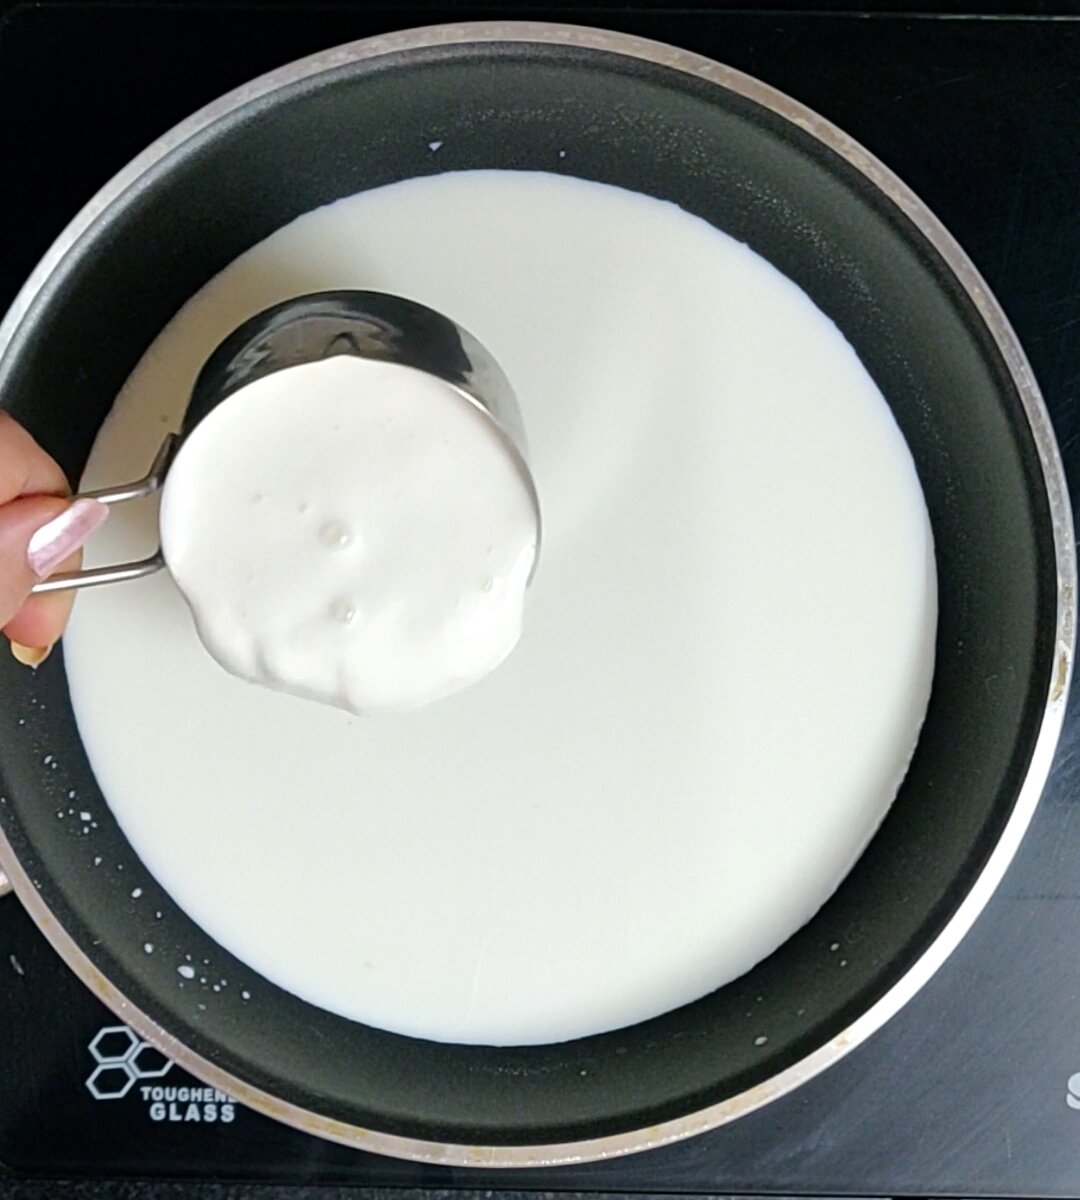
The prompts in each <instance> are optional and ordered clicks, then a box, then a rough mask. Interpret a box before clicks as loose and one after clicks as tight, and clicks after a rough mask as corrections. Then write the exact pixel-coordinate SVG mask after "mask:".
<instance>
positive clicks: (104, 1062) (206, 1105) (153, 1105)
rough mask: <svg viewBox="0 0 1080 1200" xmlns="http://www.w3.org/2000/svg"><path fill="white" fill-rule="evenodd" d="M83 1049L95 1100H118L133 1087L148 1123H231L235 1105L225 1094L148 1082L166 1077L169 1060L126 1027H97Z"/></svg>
mask: <svg viewBox="0 0 1080 1200" xmlns="http://www.w3.org/2000/svg"><path fill="white" fill-rule="evenodd" d="M89 1050H90V1057H91V1058H92V1059H93V1060H94V1064H95V1065H94V1069H93V1070H92V1071H91V1072H90V1075H89V1077H88V1078H87V1080H86V1090H87V1091H88V1092H89V1093H90V1095H91V1096H93V1097H94V1099H95V1100H121V1099H123V1097H124V1096H126V1095H128V1093H129V1092H131V1091H132V1089H134V1092H135V1095H136V1096H138V1098H139V1099H141V1100H142V1101H143V1103H144V1104H146V1106H147V1112H148V1114H149V1116H150V1119H151V1120H152V1121H170V1122H178V1121H180V1122H186V1121H199V1122H205V1123H207V1124H212V1123H214V1122H217V1121H220V1122H221V1123H222V1124H226V1125H227V1124H229V1123H230V1122H232V1121H233V1120H235V1119H236V1103H235V1101H234V1100H233V1098H232V1097H231V1096H229V1095H228V1094H227V1093H226V1092H220V1091H218V1089H217V1088H213V1087H201V1086H199V1085H198V1084H196V1085H194V1086H184V1085H181V1086H169V1085H165V1084H160V1083H155V1082H153V1081H154V1080H158V1079H164V1078H165V1076H166V1075H168V1073H169V1072H170V1071H171V1070H172V1068H173V1061H172V1059H170V1058H166V1057H165V1055H164V1054H162V1053H161V1051H160V1050H158V1049H156V1048H155V1047H154V1046H151V1045H150V1044H149V1043H148V1042H144V1041H142V1040H141V1039H140V1038H139V1035H138V1034H137V1033H135V1031H134V1030H132V1029H129V1028H128V1027H127V1026H126V1025H107V1026H106V1027H105V1028H104V1029H99V1030H98V1032H97V1034H96V1035H95V1036H94V1039H93V1041H91V1043H90V1046H89ZM147 1081H150V1082H147Z"/></svg>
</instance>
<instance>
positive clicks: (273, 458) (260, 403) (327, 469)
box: [161, 355, 537, 713]
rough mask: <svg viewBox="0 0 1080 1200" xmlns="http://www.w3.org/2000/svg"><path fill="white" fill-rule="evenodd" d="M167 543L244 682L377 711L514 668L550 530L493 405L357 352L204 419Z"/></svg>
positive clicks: (265, 381) (172, 475) (244, 395)
mask: <svg viewBox="0 0 1080 1200" xmlns="http://www.w3.org/2000/svg"><path fill="white" fill-rule="evenodd" d="M161 536H162V547H163V548H164V551H165V559H166V562H167V563H168V565H169V569H170V571H171V572H172V574H173V578H174V579H175V581H176V583H177V584H178V586H179V587H180V589H181V591H182V592H183V593H184V596H185V598H186V599H187V601H188V603H189V604H190V605H191V608H192V612H193V615H194V617H195V622H196V627H197V628H198V630H199V634H200V636H201V638H202V640H203V643H204V644H205V645H206V647H207V649H208V650H209V651H210V652H211V653H212V654H213V655H214V657H215V658H216V659H217V660H218V662H219V663H221V665H222V666H223V667H225V668H226V670H229V671H231V672H232V673H233V674H234V675H239V676H240V677H241V678H243V679H248V680H251V681H253V682H256V683H263V684H267V685H269V686H271V687H277V688H281V689H282V690H284V691H288V692H294V693H296V694H297V695H301V696H306V697H308V698H309V699H314V700H323V701H326V702H327V703H330V704H336V705H338V706H339V707H341V708H346V709H349V710H351V711H353V712H358V713H362V712H380V711H391V710H395V709H411V708H416V707H418V706H420V705H423V704H427V703H430V702H431V701H433V700H438V699H440V698H441V697H443V696H447V695H450V694H451V693H453V692H456V691H460V690H461V689H462V688H464V687H468V686H469V685H470V684H473V683H475V682H476V681H477V680H478V679H482V678H483V677H484V676H485V675H486V674H488V672H489V671H492V670H494V669H495V667H497V666H498V665H499V663H501V662H502V661H503V659H505V658H506V656H507V655H508V654H509V653H510V651H511V650H512V649H513V648H514V646H515V645H516V643H517V640H518V637H519V636H520V633H521V613H522V607H523V604H524V600H525V588H526V585H527V584H528V580H529V573H530V571H531V569H532V565H533V561H534V559H535V557H536V539H537V528H536V514H535V511H534V507H533V503H532V496H531V493H530V491H529V488H528V485H527V483H526V482H525V480H524V479H523V478H522V477H521V474H520V472H519V470H518V468H517V466H516V463H515V460H514V459H513V458H512V456H511V455H510V453H509V452H508V451H507V450H506V448H505V445H504V443H503V441H502V440H501V437H500V434H499V431H498V430H497V429H496V428H495V426H494V425H493V423H492V422H491V420H490V419H489V418H488V417H486V416H485V415H484V414H483V413H482V412H481V411H480V410H479V409H478V408H476V407H475V405H473V404H471V403H470V402H469V401H468V400H466V399H465V398H464V397H463V396H461V395H460V394H459V393H458V392H456V391H455V390H454V389H453V388H452V387H451V386H450V385H449V384H446V383H442V382H441V381H439V380H437V379H434V378H432V377H431V376H428V375H425V374H424V373H422V372H420V371H414V370H411V369H410V368H408V367H403V366H398V365H395V364H393V363H383V362H371V361H365V360H363V359H359V358H355V357H351V356H345V355H339V356H337V357H334V358H328V359H324V360H323V361H321V362H314V363H309V364H307V365H304V366H295V367H291V368H289V369H288V370H284V371H278V372H275V373H274V374H272V375H268V376H265V377H264V378H262V379H259V380H257V381H255V382H254V383H250V384H248V385H247V386H246V387H244V388H242V389H240V390H239V391H237V392H235V393H233V394H232V395H231V396H229V398H228V399H227V400H226V401H225V403H224V404H221V405H219V406H218V407H217V408H215V409H214V410H213V411H212V412H210V413H209V415H208V416H206V417H204V418H203V420H202V421H200V422H199V424H198V425H196V427H195V429H194V430H193V431H192V433H191V434H190V435H189V436H188V438H187V439H186V440H185V442H184V444H183V446H182V447H181V450H180V453H179V455H178V456H177V458H176V460H175V462H174V463H173V465H172V467H171V468H170V469H169V475H168V481H167V484H166V487H165V494H164V497H163V500H162V507H161Z"/></svg>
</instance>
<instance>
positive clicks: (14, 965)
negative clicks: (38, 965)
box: [8, 954, 26, 976]
mask: <svg viewBox="0 0 1080 1200" xmlns="http://www.w3.org/2000/svg"><path fill="white" fill-rule="evenodd" d="M8 962H9V963H11V969H12V970H13V971H14V972H15V974H16V975H19V976H22V975H25V974H26V972H25V971H24V970H23V965H22V963H21V962H19V960H18V959H17V958H16V957H15V955H14V954H9V955H8Z"/></svg>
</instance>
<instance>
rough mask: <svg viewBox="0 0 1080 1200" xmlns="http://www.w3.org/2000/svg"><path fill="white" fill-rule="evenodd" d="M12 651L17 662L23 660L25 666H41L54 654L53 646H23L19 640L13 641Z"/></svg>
mask: <svg viewBox="0 0 1080 1200" xmlns="http://www.w3.org/2000/svg"><path fill="white" fill-rule="evenodd" d="M11 653H12V654H13V655H14V656H15V660H16V662H21V663H22V665H23V666H24V667H40V666H41V664H42V663H43V662H44V661H45V660H46V659H47V658H48V657H49V655H50V654H52V646H22V645H20V644H19V643H18V642H12V643H11Z"/></svg>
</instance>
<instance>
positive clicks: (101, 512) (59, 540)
mask: <svg viewBox="0 0 1080 1200" xmlns="http://www.w3.org/2000/svg"><path fill="white" fill-rule="evenodd" d="M108 515H109V510H108V509H107V508H106V507H105V505H104V504H102V503H101V502H100V501H99V500H85V499H84V500H76V501H74V502H73V503H72V504H70V505H69V506H68V507H67V508H65V509H64V511H63V512H62V513H61V514H60V515H59V516H58V517H53V519H52V520H51V521H49V522H48V523H47V524H45V525H42V527H41V528H40V529H38V530H37V531H35V533H34V535H33V537H31V539H30V542H29V544H28V545H27V547H26V559H27V562H29V564H30V570H31V571H33V572H34V574H35V575H36V576H37V577H38V579H45V578H47V577H48V576H49V575H51V574H52V572H53V571H55V570H56V568H57V567H58V566H59V565H60V564H61V563H62V562H63V561H64V559H65V558H67V557H68V555H70V554H74V553H75V551H76V550H78V549H79V547H80V546H84V545H86V542H87V539H88V538H89V537H90V535H91V534H92V533H93V532H94V530H95V529H99V528H100V527H101V525H102V524H103V523H104V521H105V518H106V517H107V516H108Z"/></svg>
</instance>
